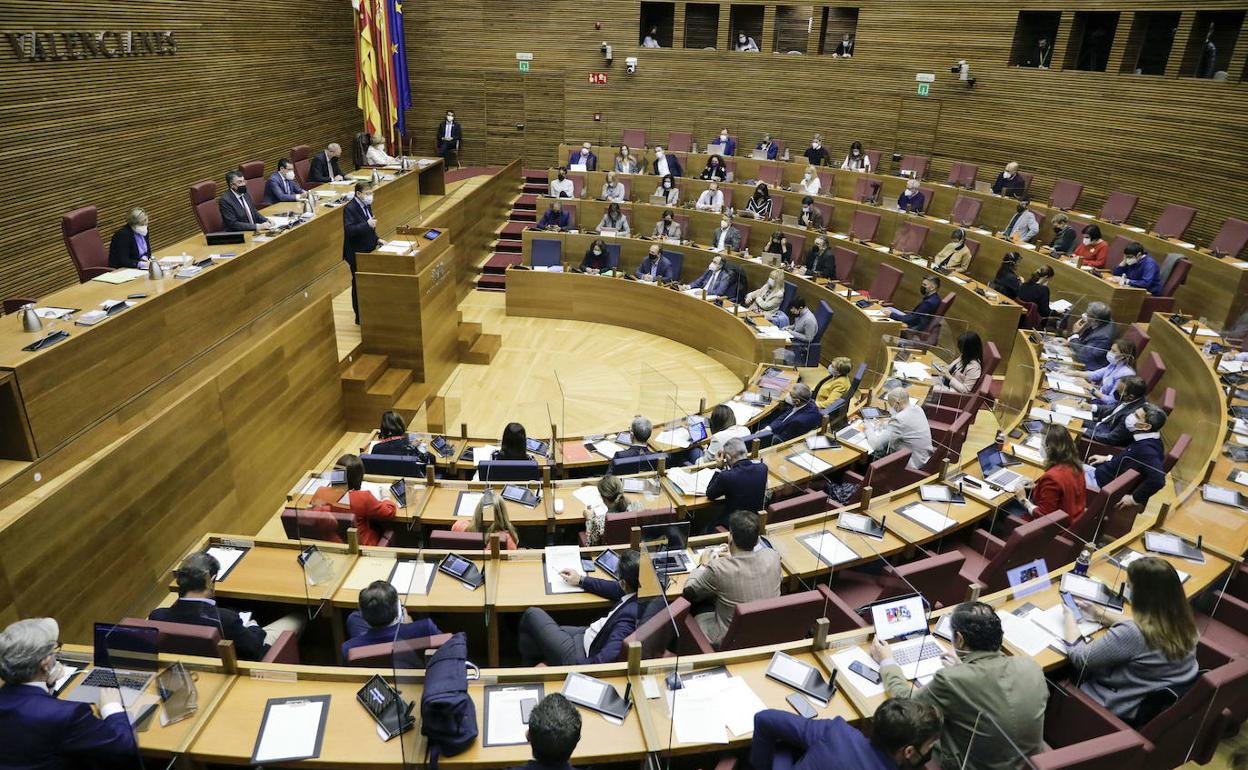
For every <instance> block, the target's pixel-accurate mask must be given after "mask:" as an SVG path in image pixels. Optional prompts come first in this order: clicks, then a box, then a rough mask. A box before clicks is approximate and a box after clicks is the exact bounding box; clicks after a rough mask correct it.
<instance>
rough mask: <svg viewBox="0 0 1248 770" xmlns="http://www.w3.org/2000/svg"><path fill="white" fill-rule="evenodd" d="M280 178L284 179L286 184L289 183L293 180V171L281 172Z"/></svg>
mask: <svg viewBox="0 0 1248 770" xmlns="http://www.w3.org/2000/svg"><path fill="white" fill-rule="evenodd" d="M282 178H283V179H285V180H286V181H287V182H289V181H291V180H292V179H294V178H295V172H293V171H283V172H282Z"/></svg>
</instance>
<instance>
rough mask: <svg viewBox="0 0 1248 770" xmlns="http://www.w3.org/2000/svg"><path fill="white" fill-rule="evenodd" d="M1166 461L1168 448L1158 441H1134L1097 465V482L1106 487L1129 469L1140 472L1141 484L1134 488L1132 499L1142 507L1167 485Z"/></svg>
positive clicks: (1145, 439)
mask: <svg viewBox="0 0 1248 770" xmlns="http://www.w3.org/2000/svg"><path fill="white" fill-rule="evenodd" d="M1165 459H1166V448H1165V446H1163V445H1162V443H1161V439H1159V438H1141V439H1134V440H1132V441H1131V443H1130V444H1128V445H1127V448H1126V449H1124V450H1122V451H1121V452H1119V453H1118V454H1116V455H1114V456H1113V457H1111V458H1110V459H1108V460H1106V461H1105V462H1103V463H1101V464H1100V465H1098V466H1096V483H1097V485H1098V486H1100V487H1101V488H1102V489H1104V488H1105V485H1106V484H1108V483H1109V482H1111V481H1113V480H1114V479H1116V478H1118V477H1119V476H1121V475H1122V474H1124V473H1126V472H1127V471H1130V470H1135V471H1138V472H1139V474H1140V483H1139V484H1136V485H1135V490H1134V491H1132V492H1131V496H1132V497H1134V498H1135V501H1136V502H1137V503H1139V504H1140V505H1143V504H1144V503H1145V502H1146V501H1147V500H1148V498H1150V497H1152V496H1153V495H1154V494H1155V493H1156V492H1157V491H1158V490H1160V489H1161V488H1162V487H1164V486H1165V485H1166V474H1165V472H1164V471H1163V470H1162V469H1161V464H1162V463H1163V462H1164V461H1165Z"/></svg>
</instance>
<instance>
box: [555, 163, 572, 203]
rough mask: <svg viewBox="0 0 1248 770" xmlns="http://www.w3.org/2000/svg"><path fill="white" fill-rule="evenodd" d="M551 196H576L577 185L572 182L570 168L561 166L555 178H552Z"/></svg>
mask: <svg viewBox="0 0 1248 770" xmlns="http://www.w3.org/2000/svg"><path fill="white" fill-rule="evenodd" d="M549 192H550V197H552V198H574V197H576V186H575V185H573V184H572V180H571V179H568V170H567V169H566V168H562V167H560V169H559V170H558V171H557V172H556V176H555V178H554V179H552V180H550V190H549Z"/></svg>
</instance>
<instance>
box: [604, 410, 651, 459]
mask: <svg viewBox="0 0 1248 770" xmlns="http://www.w3.org/2000/svg"><path fill="white" fill-rule="evenodd" d="M653 432H654V424H653V423H651V422H650V418H648V417H644V416H642V415H640V414H639V415H637V416H635V417H634V418H633V424H632V425H631V426H629V429H628V435H629V439H630V440H629V444H628V447H627V448H626V449H621V450H620V451H618V452H616V453H615V456H614V457H612V459H615V458H624V457H637V456H639V455H645V454H650V453H651V452H652V451H653V450H652V449H650V445H649V444H648V443H647V442H648V441H650V434H651V433H653Z"/></svg>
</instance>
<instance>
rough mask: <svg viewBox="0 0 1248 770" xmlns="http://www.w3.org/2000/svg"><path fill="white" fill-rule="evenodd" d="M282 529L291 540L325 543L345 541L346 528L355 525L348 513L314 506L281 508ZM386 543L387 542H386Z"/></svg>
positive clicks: (353, 519) (353, 518)
mask: <svg viewBox="0 0 1248 770" xmlns="http://www.w3.org/2000/svg"><path fill="white" fill-rule="evenodd" d="M281 519H282V529H283V530H284V531H285V532H286V537H288V538H290V539H291V540H324V541H325V542H327V543H345V542H347V530H348V529H350V528H351V527H354V526H355V517H354V516H352V515H351V514H350V513H339V512H335V511H318V510H316V509H314V508H291V507H289V506H287V507H286V508H283V509H282V516H281ZM387 544H388V543H387Z"/></svg>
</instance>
